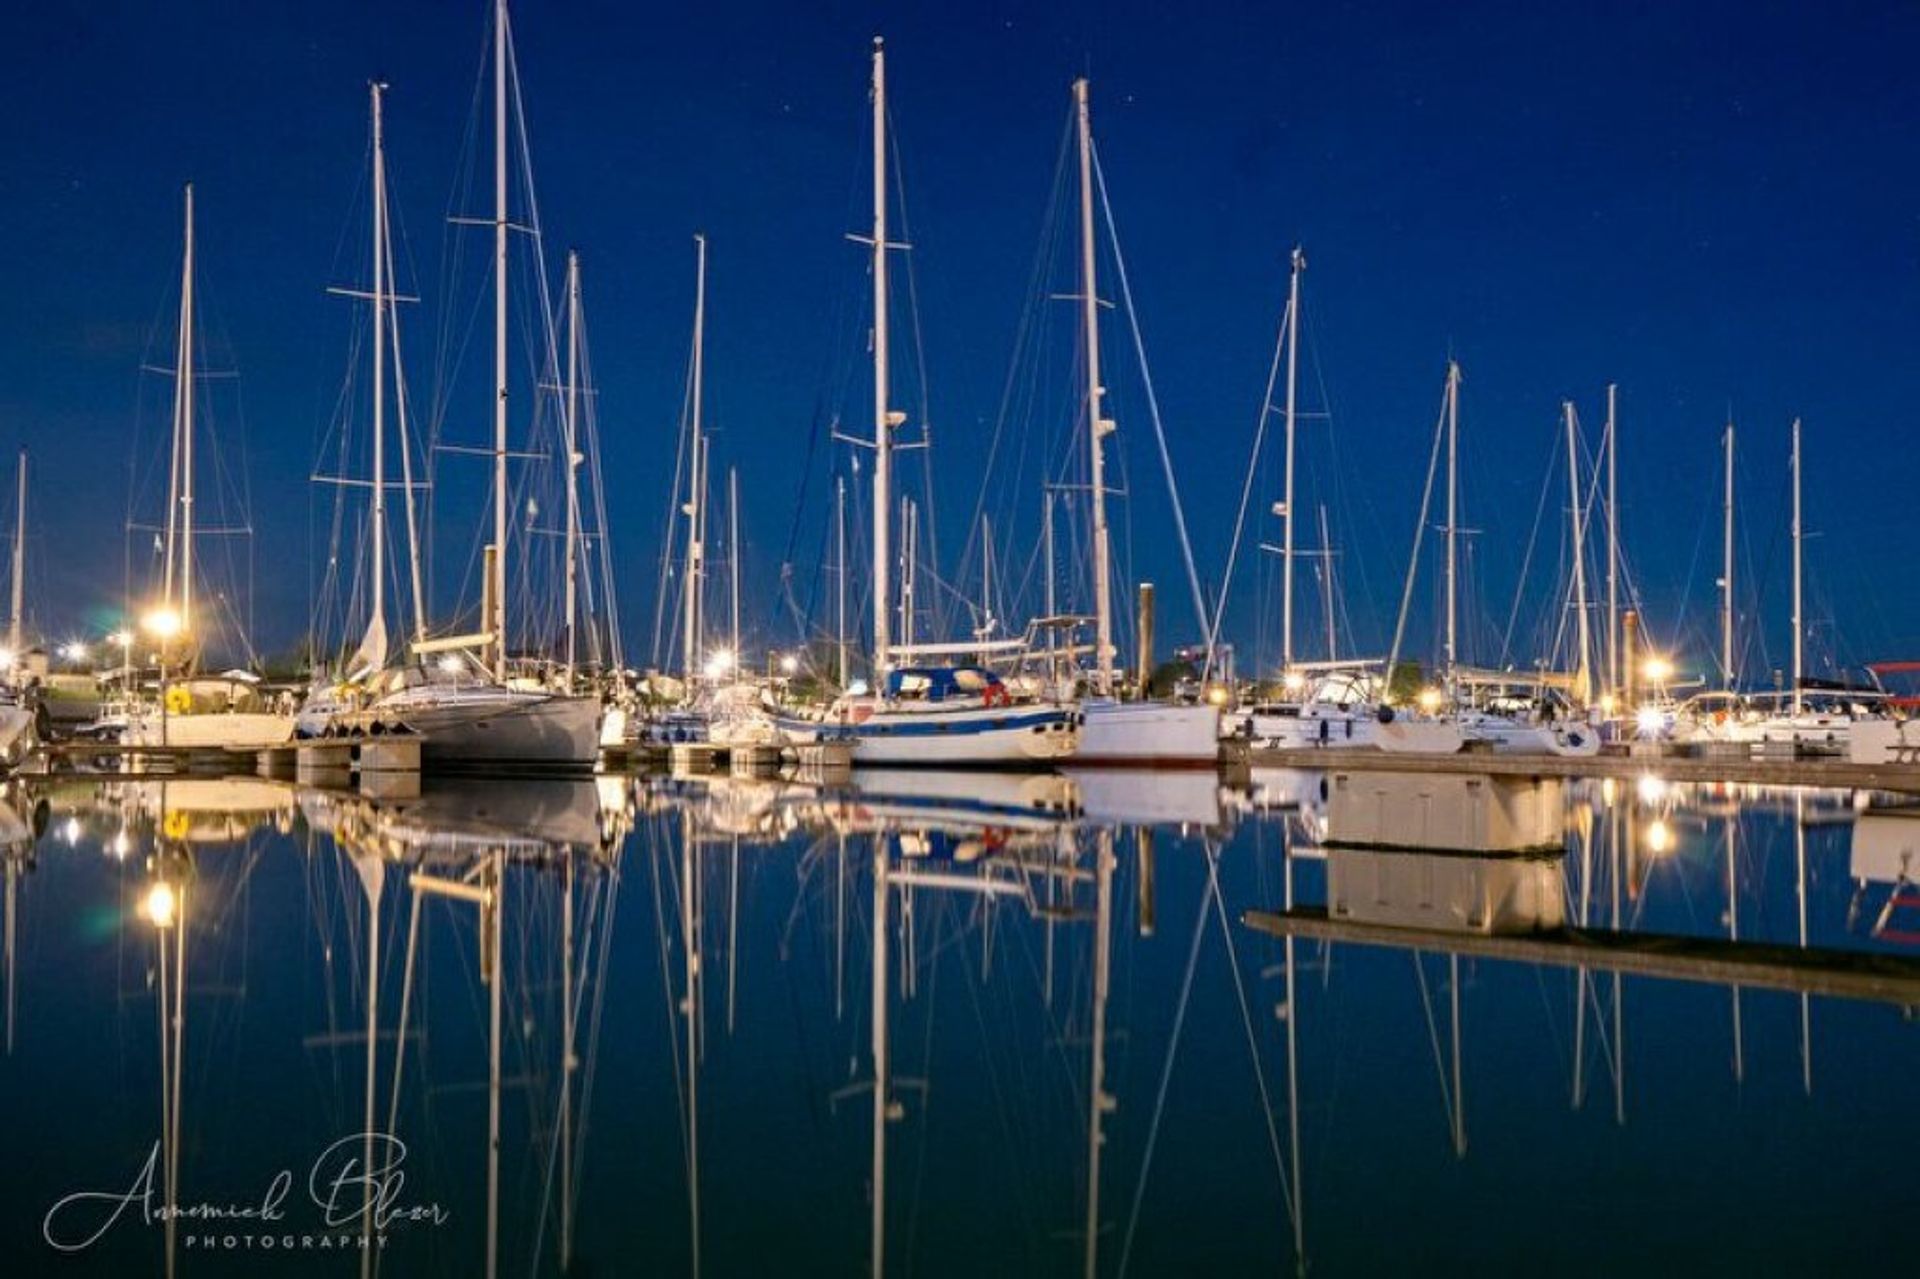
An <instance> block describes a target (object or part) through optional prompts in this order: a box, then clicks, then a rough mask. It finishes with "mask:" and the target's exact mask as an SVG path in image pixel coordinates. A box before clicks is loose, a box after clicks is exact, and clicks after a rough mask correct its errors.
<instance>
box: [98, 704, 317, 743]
mask: <svg viewBox="0 0 1920 1279" xmlns="http://www.w3.org/2000/svg"><path fill="white" fill-rule="evenodd" d="M293 726H294V717H293V716H291V715H271V714H266V713H264V712H258V711H232V712H228V711H219V712H213V713H209V714H201V715H192V714H188V715H166V716H162V715H160V714H158V713H155V714H151V715H136V716H135V717H133V719H131V720H130V721H128V723H127V726H126V729H125V730H124V731H123V732H122V733H121V736H120V740H121V741H122V742H123V743H124V744H126V745H128V746H185V747H194V748H201V749H207V750H230V751H244V750H262V749H264V748H266V747H269V746H282V745H285V744H286V743H287V742H289V741H292V740H293Z"/></svg>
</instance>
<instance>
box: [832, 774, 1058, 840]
mask: <svg viewBox="0 0 1920 1279" xmlns="http://www.w3.org/2000/svg"><path fill="white" fill-rule="evenodd" d="M853 780H854V785H853V789H852V790H851V791H849V792H847V793H846V794H845V795H844V796H842V797H840V798H841V799H842V801H843V808H844V812H845V815H846V819H847V820H849V821H851V822H853V823H855V824H856V825H857V826H862V827H865V828H866V829H886V828H893V827H932V826H951V827H959V828H969V829H977V828H979V827H982V826H989V825H990V826H995V827H1016V828H1020V829H1026V830H1035V831H1039V830H1054V829H1057V828H1059V827H1060V826H1062V825H1064V824H1066V823H1068V822H1071V821H1072V820H1073V819H1074V818H1075V817H1076V816H1077V815H1078V812H1079V802H1080V797H1079V793H1078V791H1077V789H1076V788H1075V786H1074V784H1073V781H1072V779H1070V778H1066V777H1062V776H1060V775H1059V774H1057V773H1035V774H1031V775H1023V774H995V773H986V774H973V773H940V772H928V771H919V770H914V771H908V770H896V769H887V770H884V771H856V772H855V774H854V779H853Z"/></svg>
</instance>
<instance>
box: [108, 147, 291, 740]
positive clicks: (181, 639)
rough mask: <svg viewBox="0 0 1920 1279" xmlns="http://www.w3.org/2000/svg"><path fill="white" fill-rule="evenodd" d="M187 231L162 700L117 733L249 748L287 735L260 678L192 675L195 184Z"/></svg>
mask: <svg viewBox="0 0 1920 1279" xmlns="http://www.w3.org/2000/svg"><path fill="white" fill-rule="evenodd" d="M184 202H185V211H184V220H185V230H184V236H183V240H184V247H183V251H182V255H181V267H180V334H179V345H178V348H177V352H176V360H175V365H174V370H173V377H174V390H173V441H172V445H171V451H170V458H169V471H168V476H169V484H168V493H169V498H170V500H169V501H168V504H167V518H166V535H165V548H166V554H165V564H164V569H163V573H162V579H161V592H160V605H159V607H158V608H156V609H154V610H153V611H152V612H150V613H148V614H147V616H146V618H145V619H144V620H143V623H142V625H143V627H144V628H145V629H146V630H147V631H149V632H150V633H151V634H152V636H153V638H154V639H155V641H156V642H157V646H158V649H159V659H160V670H161V678H160V699H159V701H158V702H157V703H155V702H136V703H135V704H133V705H131V706H130V707H129V709H128V711H127V717H126V726H125V728H123V729H122V730H121V734H120V740H121V741H122V742H125V743H127V744H129V745H136V746H186V747H206V748H219V749H226V750H251V749H257V748H259V747H263V746H274V745H278V744H280V743H282V742H285V741H286V740H287V739H288V738H290V737H292V736H293V716H292V714H290V713H288V712H285V711H282V710H278V709H274V708H271V707H269V706H268V705H267V703H266V702H265V700H264V698H263V697H262V696H261V693H260V691H259V687H258V685H259V680H258V678H257V677H255V676H254V675H252V674H251V673H249V672H246V671H239V670H234V671H228V672H226V673H224V674H222V675H219V676H215V677H206V678H202V677H195V676H194V675H193V674H192V669H191V668H192V654H193V650H194V649H195V647H196V646H197V644H198V640H199V632H198V631H197V630H196V629H195V628H196V625H197V623H198V622H199V620H200V619H199V617H198V615H197V614H196V613H195V612H194V602H193V592H194V585H195V583H194V562H193V557H194V526H193V515H194V509H193V502H194V480H195V474H194V470H195V468H194V456H193V455H194V443H195V436H196V434H197V429H196V424H195V419H194V391H195V382H196V380H197V379H198V378H199V377H200V370H199V366H198V364H197V362H196V360H195V356H194V345H193V340H194V308H193V284H194V274H193V271H194V263H193V249H194V245H193V184H192V183H188V184H187V187H186V191H185V195H184ZM183 653H184V654H186V655H187V657H186V660H185V661H184V662H183V665H185V666H186V667H187V668H188V669H187V673H186V675H185V677H183V678H178V679H169V674H170V660H171V659H172V658H173V657H174V656H176V655H179V654H183Z"/></svg>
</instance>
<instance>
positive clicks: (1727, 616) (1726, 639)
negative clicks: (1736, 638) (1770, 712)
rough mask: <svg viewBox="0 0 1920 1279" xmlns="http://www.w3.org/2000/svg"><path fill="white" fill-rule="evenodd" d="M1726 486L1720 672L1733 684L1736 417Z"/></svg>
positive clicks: (1722, 504) (1729, 440)
mask: <svg viewBox="0 0 1920 1279" xmlns="http://www.w3.org/2000/svg"><path fill="white" fill-rule="evenodd" d="M1726 441H1727V476H1726V489H1725V492H1724V493H1723V495H1722V496H1721V499H1720V514H1721V521H1722V528H1721V533H1720V672H1721V675H1722V677H1723V678H1725V680H1726V681H1727V687H1728V688H1732V687H1733V686H1734V684H1735V683H1737V682H1738V681H1737V679H1736V677H1735V675H1734V670H1733V421H1732V419H1731V418H1729V419H1728V421H1727V436H1726Z"/></svg>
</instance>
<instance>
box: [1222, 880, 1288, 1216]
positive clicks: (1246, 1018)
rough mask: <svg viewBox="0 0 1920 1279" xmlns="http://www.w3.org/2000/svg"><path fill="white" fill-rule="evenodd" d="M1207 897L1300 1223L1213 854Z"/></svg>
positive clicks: (1283, 1180)
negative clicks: (1215, 920) (1217, 927)
mask: <svg viewBox="0 0 1920 1279" xmlns="http://www.w3.org/2000/svg"><path fill="white" fill-rule="evenodd" d="M1207 895H1208V896H1209V897H1211V898H1212V899H1213V908H1214V916H1215V918H1217V919H1219V921H1220V936H1221V938H1222V940H1224V941H1225V942H1226V945H1227V971H1229V972H1231V973H1232V974H1233V993H1234V995H1235V997H1236V998H1238V999H1239V1001H1240V1025H1241V1028H1242V1029H1244V1030H1245V1031H1246V1032H1247V1052H1248V1054H1249V1055H1250V1056H1251V1057H1252V1058H1253V1078H1254V1082H1256V1083H1257V1084H1259V1085H1260V1117H1261V1119H1263V1120H1264V1121H1265V1122H1266V1126H1267V1146H1268V1148H1269V1149H1271V1150H1272V1151H1273V1167H1274V1170H1275V1171H1276V1172H1278V1173H1279V1174H1280V1190H1281V1193H1282V1194H1283V1195H1284V1196H1285V1197H1286V1200H1287V1216H1288V1218H1289V1219H1297V1217H1298V1215H1299V1213H1298V1206H1297V1205H1296V1204H1295V1203H1294V1201H1293V1188H1292V1181H1291V1179H1290V1178H1289V1177H1288V1176H1287V1166H1286V1161H1285V1160H1284V1159H1283V1158H1281V1155H1280V1131H1279V1129H1277V1128H1275V1127H1274V1124H1273V1096H1272V1094H1271V1093H1270V1092H1269V1091H1268V1090H1267V1072H1266V1070H1265V1068H1264V1067H1262V1065H1261V1064H1260V1041H1259V1039H1258V1037H1256V1036H1255V1035H1254V1033H1253V1012H1252V1010H1251V1009H1250V1007H1249V1006H1248V1004H1247V986H1246V981H1245V979H1244V978H1242V977H1241V975H1240V955H1239V951H1238V950H1237V948H1236V947H1235V946H1234V943H1233V927H1232V925H1230V924H1229V923H1228V922H1227V906H1226V903H1225V901H1223V900H1222V899H1221V895H1220V875H1219V862H1218V860H1217V859H1216V858H1215V857H1214V856H1213V855H1211V854H1209V855H1208V858H1207ZM1293 1012H1294V1010H1293V1007H1292V1005H1288V1008H1287V1016H1289V1017H1292V1016H1293Z"/></svg>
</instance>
